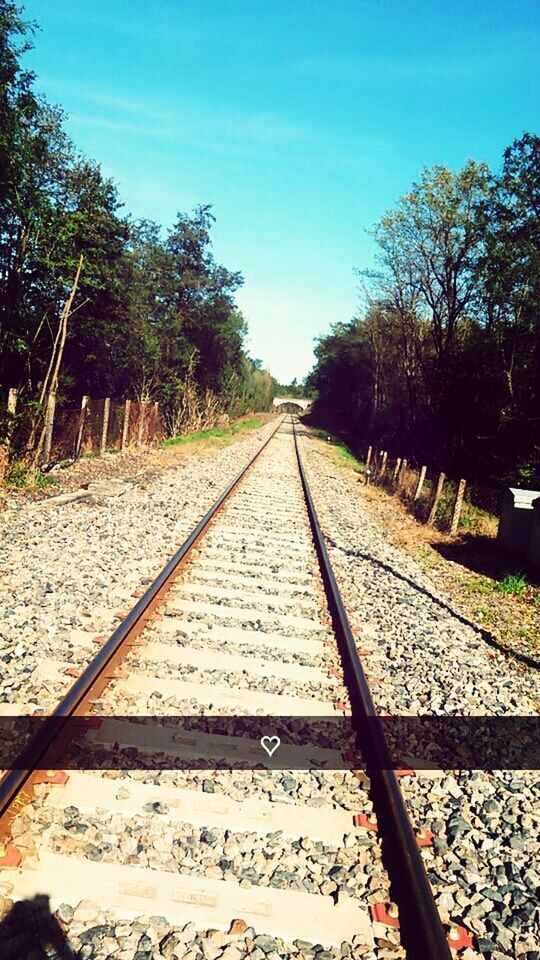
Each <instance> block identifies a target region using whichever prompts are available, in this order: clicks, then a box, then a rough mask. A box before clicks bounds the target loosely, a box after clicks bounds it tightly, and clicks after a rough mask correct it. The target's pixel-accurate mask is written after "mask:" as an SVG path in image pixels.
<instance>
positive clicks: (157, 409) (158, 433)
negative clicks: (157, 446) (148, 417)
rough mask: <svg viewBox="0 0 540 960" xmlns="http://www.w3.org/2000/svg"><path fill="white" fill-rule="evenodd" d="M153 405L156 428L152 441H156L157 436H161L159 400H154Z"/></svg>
mask: <svg viewBox="0 0 540 960" xmlns="http://www.w3.org/2000/svg"><path fill="white" fill-rule="evenodd" d="M153 406H154V421H153V422H154V429H153V435H152V437H151V440H152V442H154V443H156V442H157V438H158V437H161V432H160V421H159V400H154V404H153Z"/></svg>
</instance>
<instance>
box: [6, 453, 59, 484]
mask: <svg viewBox="0 0 540 960" xmlns="http://www.w3.org/2000/svg"><path fill="white" fill-rule="evenodd" d="M56 483H57V481H56V479H55V478H54V477H51V476H49V474H47V473H41V472H40V471H39V470H36V469H35V467H32V466H29V464H27V463H23V461H22V460H14V461H13V463H11V464H10V465H9V468H8V470H7V472H6V475H5V477H4V484H5V486H6V487H16V488H18V489H20V490H23V489H24V490H29V489H37V490H44V489H45V488H46V487H53V486H55V484H56Z"/></svg>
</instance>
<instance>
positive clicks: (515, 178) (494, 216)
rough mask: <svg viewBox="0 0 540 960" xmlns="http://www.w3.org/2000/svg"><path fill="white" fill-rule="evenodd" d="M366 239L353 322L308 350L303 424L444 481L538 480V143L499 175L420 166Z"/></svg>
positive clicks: (518, 145) (518, 148) (515, 154)
mask: <svg viewBox="0 0 540 960" xmlns="http://www.w3.org/2000/svg"><path fill="white" fill-rule="evenodd" d="M373 235H374V238H375V240H376V242H377V245H378V250H379V254H378V262H377V269H376V270H370V271H367V270H362V271H359V275H360V277H361V282H362V288H361V293H362V306H361V310H360V312H359V315H358V317H356V318H355V319H354V320H351V321H350V322H349V323H340V324H336V325H335V326H334V327H332V329H331V331H330V333H329V334H328V335H326V336H324V337H321V338H320V339H319V340H318V342H317V345H316V349H315V354H316V364H315V367H314V369H313V371H312V372H311V374H310V376H309V377H308V380H307V384H308V386H309V388H310V389H314V390H315V391H316V393H317V400H316V402H315V406H314V411H313V416H314V419H316V420H318V421H319V422H321V423H323V424H324V425H327V426H328V427H329V428H330V429H334V430H339V431H340V432H345V434H346V436H348V437H350V438H351V439H353V442H354V445H355V447H356V446H360V447H363V448H364V449H365V448H366V447H367V446H368V444H370V443H376V444H377V446H378V448H384V449H386V450H388V451H389V452H390V456H407V457H408V459H409V461H414V460H416V461H417V462H418V463H427V464H428V465H431V466H433V467H434V468H436V469H439V470H440V469H443V470H444V471H445V472H446V473H447V474H449V475H451V476H452V475H454V476H464V477H467V478H468V479H470V480H473V479H478V480H482V479H485V480H489V481H490V482H492V481H493V480H499V481H501V482H504V483H508V482H510V481H513V482H514V483H520V482H526V483H528V484H529V485H531V486H534V485H536V484H538V483H539V482H540V419H539V418H538V409H540V138H539V137H536V136H533V135H532V134H525V135H524V136H523V137H522V138H521V139H520V140H516V141H515V142H514V143H513V144H512V145H511V146H510V147H508V149H507V150H506V151H505V153H504V158H503V164H502V169H501V171H500V172H499V173H498V174H493V173H491V172H490V171H489V170H488V168H487V167H486V166H485V165H484V164H477V163H475V162H473V161H469V162H468V163H467V164H466V166H465V167H464V168H463V170H461V171H458V172H457V173H452V172H451V171H449V170H447V169H446V168H444V167H441V166H437V167H434V168H432V169H431V170H425V171H424V172H423V174H422V176H421V178H420V180H419V181H418V182H417V183H414V184H413V185H412V187H411V189H410V191H409V192H408V193H407V194H406V195H405V196H404V197H403V198H402V199H401V200H400V201H399V202H398V204H397V206H396V208H395V209H394V210H392V211H390V212H389V213H387V214H386V215H385V216H384V217H383V218H382V219H381V221H380V222H379V223H378V224H377V226H376V227H375V230H374V231H373ZM446 508H447V505H446V504H442V505H441V506H440V507H439V513H441V511H444V510H446ZM467 522H468V521H467V520H465V523H467Z"/></svg>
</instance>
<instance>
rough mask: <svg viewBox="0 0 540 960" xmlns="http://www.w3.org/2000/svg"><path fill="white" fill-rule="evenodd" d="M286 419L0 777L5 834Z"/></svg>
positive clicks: (0, 824)
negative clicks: (66, 735)
mask: <svg viewBox="0 0 540 960" xmlns="http://www.w3.org/2000/svg"><path fill="white" fill-rule="evenodd" d="M284 421H285V417H284V416H283V417H282V419H280V421H279V423H278V424H277V426H276V428H275V429H274V430H273V431H272V433H271V434H270V436H269V437H268V438H267V439H266V440H265V441H264V443H262V444H261V445H260V447H259V448H258V450H256V451H255V453H254V454H253V456H252V457H250V459H249V460H248V462H247V464H246V465H245V466H244V467H243V468H242V470H241V471H240V472H239V473H238V474H237V475H236V477H235V478H234V479H233V480H232V481H231V482H230V483H229V484H228V486H227V487H226V489H225V490H224V491H223V493H222V494H221V495H220V496H219V497H218V499H217V500H216V501H215V502H214V503H213V504H212V506H211V507H210V509H209V510H208V511H207V512H206V513H205V515H204V516H203V517H202V519H201V520H200V521H199V523H198V524H197V526H196V527H195V528H194V529H193V530H192V532H191V533H190V535H189V537H188V538H187V539H186V540H185V541H184V543H183V544H182V546H181V547H180V548H179V549H178V550H177V551H176V553H175V554H174V556H172V557H171V559H170V560H169V561H168V563H167V564H166V565H165V566H164V567H163V569H162V570H161V572H160V573H159V574H158V576H157V577H156V579H155V580H154V581H153V583H152V584H151V585H150V587H149V588H148V590H146V592H145V593H144V594H143V596H142V597H141V598H140V600H139V601H138V602H137V603H136V604H135V606H134V607H133V608H132V610H131V611H130V612H129V613H128V615H127V617H125V619H124V620H122V622H121V624H120V625H119V626H118V627H117V629H116V630H115V631H114V633H113V634H112V635H111V636H110V637H109V639H108V640H107V641H106V642H105V643H104V645H103V646H102V647H101V649H100V650H99V652H98V653H97V655H96V656H95V657H94V659H93V660H92V661H91V662H90V663H89V664H88V666H87V667H86V668H85V670H84V671H83V672H82V673H81V675H80V677H78V678H77V680H76V681H75V683H73V684H72V686H71V687H70V689H69V690H68V692H67V693H66V694H65V696H64V697H63V699H62V700H61V701H60V703H59V704H58V706H57V707H56V709H55V710H54V712H53V713H52V714H50V715H48V716H47V718H46V719H45V720H44V722H43V724H42V725H41V726H40V729H39V730H38V732H37V733H36V734H35V735H34V736H33V737H32V738H31V739H30V740H29V742H28V743H27V745H26V747H25V748H24V749H23V750H22V752H21V754H20V756H19V757H18V759H17V769H13V770H10V771H9V772H8V773H7V774H6V775H5V776H4V778H3V780H2V782H1V783H0V838H1V837H2V836H4V837H6V836H8V835H9V824H10V823H11V820H12V819H13V817H14V816H15V814H16V810H14V809H13V805H14V802H15V801H16V800H17V797H18V798H19V800H20V797H21V794H22V793H23V791H24V790H25V789H26V790H29V791H31V790H32V787H33V783H32V777H35V776H36V774H37V772H38V771H42V770H44V769H45V767H44V766H43V761H44V758H45V759H46V755H47V751H49V750H50V748H51V745H52V744H53V742H54V741H56V740H57V739H58V737H59V736H60V734H61V732H62V729H63V727H64V726H65V724H63V723H62V718H65V722H66V723H67V721H68V719H69V718H71V717H76V716H84V715H85V711H86V710H87V708H90V709H91V707H92V706H93V699H94V700H95V698H96V697H97V696H99V694H100V693H101V692H102V691H103V689H104V688H105V687H106V685H107V683H108V682H109V680H111V679H114V674H113V673H112V671H113V669H114V667H115V666H116V665H117V664H118V663H119V662H120V661H121V660H122V659H123V657H124V656H125V654H126V653H127V652H128V650H129V646H130V642H132V641H133V639H134V638H135V637H137V636H138V635H139V634H140V633H141V632H142V630H144V628H145V626H146V624H147V622H148V620H149V619H150V617H151V616H152V613H153V611H154V610H155V609H156V607H157V606H158V605H159V603H160V602H161V600H162V598H163V596H164V594H165V593H167V591H168V589H169V587H170V585H171V582H172V581H173V580H174V579H175V577H176V576H177V574H178V572H179V570H180V567H181V566H182V565H183V563H184V562H185V561H186V559H187V557H188V555H189V554H190V553H191V551H192V550H193V548H194V547H195V545H196V544H197V543H198V541H199V540H200V539H201V537H202V536H203V535H204V533H205V532H206V531H207V529H208V527H209V525H210V524H211V522H212V521H213V519H214V518H215V516H216V514H217V513H218V512H219V510H220V509H221V507H222V506H223V504H224V503H225V501H226V500H227V499H228V497H229V496H230V495H231V493H232V492H233V491H234V490H235V489H236V487H237V486H238V484H239V483H240V481H241V480H242V479H243V477H244V476H245V474H246V473H247V471H248V470H249V469H250V467H251V466H252V465H253V463H254V462H255V460H257V458H258V457H259V456H260V455H261V453H262V452H263V450H265V449H266V447H267V446H268V444H269V443H270V441H271V440H272V439H273V437H274V436H275V435H276V433H277V432H278V430H279V428H280V427H281V426H282V424H283V423H284ZM31 796H32V793H31V792H29V793H28V794H26V796H25V800H30V799H31Z"/></svg>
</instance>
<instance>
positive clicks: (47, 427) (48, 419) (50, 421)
mask: <svg viewBox="0 0 540 960" xmlns="http://www.w3.org/2000/svg"><path fill="white" fill-rule="evenodd" d="M55 409H56V396H55V394H54V393H50V394H49V397H48V400H47V409H46V410H45V422H44V439H43V461H44V463H48V462H49V459H50V456H51V447H52V437H53V427H54V412H55Z"/></svg>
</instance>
